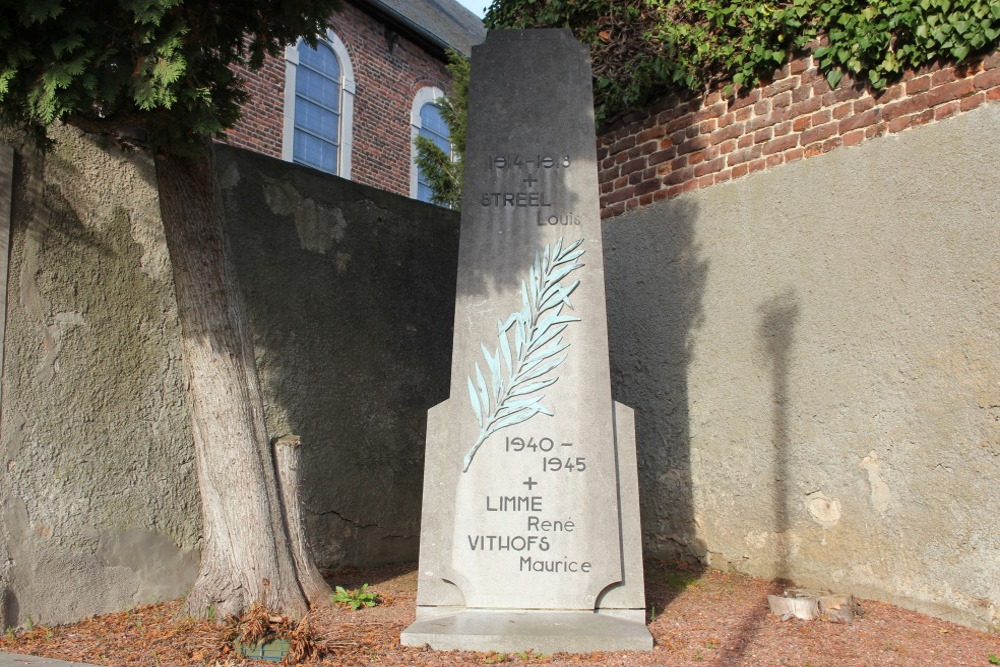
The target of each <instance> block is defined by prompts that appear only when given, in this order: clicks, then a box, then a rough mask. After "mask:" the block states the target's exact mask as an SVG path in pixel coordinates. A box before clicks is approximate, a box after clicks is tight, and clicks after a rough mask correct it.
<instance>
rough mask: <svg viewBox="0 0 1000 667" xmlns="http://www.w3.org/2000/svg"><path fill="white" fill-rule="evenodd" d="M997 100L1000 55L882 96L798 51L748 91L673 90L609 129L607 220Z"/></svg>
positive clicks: (918, 75) (924, 76)
mask: <svg viewBox="0 0 1000 667" xmlns="http://www.w3.org/2000/svg"><path fill="white" fill-rule="evenodd" d="M997 100H1000V52H995V53H993V54H991V55H989V56H987V57H986V58H984V59H982V60H980V61H978V62H975V63H973V64H968V65H965V66H961V67H951V66H946V67H942V66H940V65H935V66H933V67H927V68H925V69H922V70H920V71H917V72H909V73H907V76H905V77H904V79H903V80H902V81H901V82H899V83H897V84H895V85H893V86H891V87H890V88H888V89H887V90H885V91H883V92H881V93H878V94H873V91H872V90H871V89H870V88H869V87H868V86H864V85H854V83H853V82H852V81H851V80H850V79H849V78H848V77H844V81H842V82H841V84H840V85H839V86H838V87H837V89H836V90H830V86H829V85H827V82H826V79H825V78H824V77H823V76H822V75H821V74H820V73H819V72H818V71H817V68H816V65H815V63H814V62H813V59H812V57H811V56H806V57H804V58H799V59H797V60H794V61H792V62H791V63H789V64H788V65H786V66H785V67H783V68H782V69H781V70H779V71H778V72H776V73H775V76H774V79H773V82H772V83H770V84H769V85H767V86H763V87H761V88H756V89H754V90H752V91H750V92H749V93H748V94H747V95H745V96H743V97H738V98H735V99H731V100H728V101H727V100H724V99H723V98H722V96H721V95H719V94H718V93H713V94H710V95H705V96H698V97H691V98H686V99H681V98H678V97H671V98H668V99H665V100H663V101H662V102H661V103H660V104H659V105H658V107H656V108H654V109H653V110H652V111H651V112H650V114H649V115H648V116H646V117H644V118H642V119H640V120H630V121H624V122H620V123H619V124H617V125H616V126H613V127H611V128H610V129H609V130H607V131H606V132H604V133H602V134H601V136H600V137H599V138H598V148H597V151H598V152H597V158H598V165H599V169H600V182H601V213H602V217H605V218H607V217H611V216H616V215H620V214H622V213H624V212H625V211H627V210H631V209H633V208H636V207H638V206H645V205H647V204H651V203H653V202H656V201H661V200H663V199H667V198H669V197H675V196H677V195H679V194H680V193H682V192H688V191H690V190H695V189H698V188H704V187H707V186H710V185H714V184H716V183H722V182H725V181H728V180H730V179H733V178H740V177H741V176H745V175H747V174H750V173H753V172H758V171H762V170H764V169H769V168H772V167H776V166H778V165H780V164H784V163H786V162H793V161H795V160H801V159H805V158H810V157H813V156H816V155H821V154H823V153H826V152H828V151H831V150H833V149H836V148H841V147H846V146H854V145H856V144H858V143H861V142H862V141H866V140H868V139H871V138H873V137H878V136H881V135H884V134H893V133H896V132H902V131H903V130H906V129H908V128H911V127H916V126H918V125H922V124H924V123H929V122H933V121H938V120H941V119H944V118H948V117H949V116H953V115H955V114H959V113H963V112H966V111H969V110H970V109H974V108H975V107H977V106H979V105H981V104H984V103H987V102H989V101H993V102H996V101H997Z"/></svg>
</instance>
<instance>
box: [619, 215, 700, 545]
mask: <svg viewBox="0 0 1000 667" xmlns="http://www.w3.org/2000/svg"><path fill="white" fill-rule="evenodd" d="M696 214H697V208H696V205H695V204H693V203H691V202H681V201H677V200H673V201H670V202H666V203H664V204H662V205H660V206H656V207H649V208H646V209H643V210H641V211H637V212H635V213H633V214H629V215H626V216H623V217H619V218H614V219H612V220H609V221H607V222H605V223H604V230H603V232H604V248H605V251H604V252H605V275H606V278H605V279H606V282H607V298H608V327H609V338H610V347H611V382H612V391H613V393H614V395H615V400H618V401H620V402H622V403H624V404H625V405H628V406H631V407H632V408H634V409H635V421H636V449H637V456H638V464H639V497H640V500H641V511H642V524H643V544H644V550H645V552H646V555H648V556H653V557H656V558H663V559H678V560H686V561H695V562H703V560H704V558H705V551H706V550H705V545H704V543H703V542H702V541H701V540H700V539H699V538H698V536H697V532H698V531H697V526H696V525H695V516H694V501H693V495H692V484H691V447H690V423H689V412H688V391H687V369H688V365H689V363H690V354H691V353H690V344H689V339H690V335H691V332H692V331H693V330H694V329H695V328H697V327H698V325H699V321H700V319H701V317H702V299H703V295H704V291H705V283H706V278H707V274H708V262H707V261H705V260H702V259H700V258H699V254H698V247H697V246H696V245H695V243H694V220H695V218H696Z"/></svg>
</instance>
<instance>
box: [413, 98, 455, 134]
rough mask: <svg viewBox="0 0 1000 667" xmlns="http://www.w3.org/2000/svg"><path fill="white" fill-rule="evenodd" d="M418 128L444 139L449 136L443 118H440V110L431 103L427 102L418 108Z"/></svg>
mask: <svg viewBox="0 0 1000 667" xmlns="http://www.w3.org/2000/svg"><path fill="white" fill-rule="evenodd" d="M420 127H422V128H424V129H426V130H429V131H431V132H434V133H435V134H440V135H441V136H444V137H447V136H450V134H451V133H450V132H449V131H448V125H447V124H446V123H445V122H444V118H442V117H441V109H440V108H439V107H438V105H436V104H434V103H433V102H427V103H426V104H424V106H422V107H420Z"/></svg>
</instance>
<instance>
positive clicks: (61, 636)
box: [0, 561, 1000, 667]
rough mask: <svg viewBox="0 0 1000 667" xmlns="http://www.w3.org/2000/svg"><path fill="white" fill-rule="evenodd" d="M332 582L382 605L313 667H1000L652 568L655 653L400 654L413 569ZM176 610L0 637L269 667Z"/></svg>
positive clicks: (53, 654) (338, 629)
mask: <svg viewBox="0 0 1000 667" xmlns="http://www.w3.org/2000/svg"><path fill="white" fill-rule="evenodd" d="M330 582H331V584H334V585H341V586H344V587H345V588H348V589H354V588H358V587H359V586H361V584H362V583H369V584H371V586H370V589H369V590H372V591H375V592H377V593H378V594H379V595H380V596H381V603H380V604H378V605H377V606H375V607H372V608H362V609H360V610H358V611H352V610H350V609H349V608H345V607H343V606H338V605H333V604H331V605H330V606H328V607H322V608H320V609H317V610H315V611H314V612H312V613H311V615H310V616H311V619H310V620H311V627H312V629H313V630H314V631H315V632H316V634H317V635H318V637H319V639H320V640H321V642H324V643H325V652H324V653H323V655H322V656H321V657H320V658H318V659H316V660H313V661H310V662H304V663H300V664H308V665H425V666H426V665H436V666H443V665H491V664H546V665H580V664H600V665H623V666H624V665H628V666H629V667H632V666H639V665H798V666H800V667H802V666H806V665H808V666H810V667H819V666H825V665H866V666H867V665H906V666H910V665H934V666H938V665H961V666H966V665H971V666H978V665H982V666H988V665H998V664H1000V635H997V634H989V633H984V632H978V631H976V630H972V629H969V628H966V627H963V626H959V625H955V624H953V623H949V622H947V621H942V620H940V619H936V618H932V617H929V616H925V615H923V614H918V613H916V612H912V611H908V610H905V609H900V608H898V607H894V606H892V605H888V604H885V603H881V602H874V601H866V600H861V601H859V602H860V604H861V607H862V610H863V612H864V614H863V616H862V617H861V618H859V619H856V620H855V621H854V623H852V624H850V625H844V624H834V623H826V622H821V621H813V622H805V621H798V620H789V621H781V620H780V619H778V618H777V617H775V616H773V615H772V614H770V613H769V612H768V606H767V595H768V594H773V593H778V592H780V591H781V586H780V585H779V584H776V583H774V582H769V581H764V580H759V579H751V578H749V577H744V576H741V575H736V574H728V573H723V572H718V571H715V570H700V569H691V568H687V567H685V566H682V565H677V564H668V563H663V562H659V561H649V562H647V564H646V601H647V604H648V605H649V609H648V611H649V613H650V616H651V618H652V620H651V622H650V623H649V629H650V632H652V634H653V637H654V640H655V647H654V649H653V650H652V651H650V652H631V651H619V652H603V653H587V654H579V655H569V654H553V655H538V654H535V653H533V652H528V653H523V654H498V653H473V652H459V651H451V652H441V651H431V650H426V649H418V648H406V647H402V646H400V645H399V633H400V632H401V631H402V630H403V629H404V628H405V627H406V626H407V625H409V624H410V623H411V622H412V621H413V615H414V605H415V598H416V566H415V565H413V564H410V565H403V566H399V565H397V566H390V567H382V568H377V569H359V568H350V569H342V570H338V571H337V572H334V573H333V574H332V575H331V577H330ZM179 608H180V601H174V602H168V603H165V604H158V605H147V606H143V607H138V608H136V609H132V610H129V611H124V612H120V613H116V614H104V615H101V616H95V617H93V618H90V619H87V620H85V621H82V622H79V623H74V624H71V625H61V626H55V627H42V626H36V627H33V628H30V629H28V628H24V629H21V630H20V631H16V632H15V631H8V632H7V633H6V634H5V635H3V636H0V652H6V653H26V654H32V655H39V656H45V657H50V658H59V659H62V660H70V661H82V662H88V663H93V664H96V665H108V666H113V667H139V666H142V667H146V666H157V665H162V666H169V665H206V666H209V667H236V666H249V665H258V666H259V665H264V664H268V663H264V662H260V661H252V660H246V659H238V658H236V657H235V656H234V655H233V653H232V649H231V646H230V645H229V644H228V643H227V637H228V636H231V631H230V630H227V629H226V628H225V627H220V626H217V625H215V624H213V623H210V622H208V621H205V620H196V619H191V618H176V614H177V610H178V609H179Z"/></svg>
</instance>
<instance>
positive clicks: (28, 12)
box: [0, 0, 339, 151]
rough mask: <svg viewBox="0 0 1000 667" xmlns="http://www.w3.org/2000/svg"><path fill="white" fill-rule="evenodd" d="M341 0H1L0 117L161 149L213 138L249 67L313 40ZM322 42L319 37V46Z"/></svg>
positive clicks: (227, 121)
mask: <svg viewBox="0 0 1000 667" xmlns="http://www.w3.org/2000/svg"><path fill="white" fill-rule="evenodd" d="M338 5H339V2H338V1H337V0H298V1H297V2H294V3H275V2H268V1H267V0H226V1H220V2H204V1H203V0H31V1H30V2H25V1H24V0H0V124H5V125H21V126H27V127H29V128H31V129H33V130H34V131H35V134H36V136H38V137H42V136H44V130H45V128H46V127H47V126H49V125H51V124H52V123H53V122H55V121H57V120H65V121H68V122H71V123H75V124H77V125H79V126H81V127H84V128H85V129H88V130H92V131H106V132H107V133H108V134H124V135H129V134H134V133H136V132H137V131H138V132H145V133H147V136H148V137H149V139H150V140H151V141H153V142H154V143H155V144H156V145H157V146H159V147H161V148H163V147H169V148H170V150H178V151H181V150H183V146H184V145H185V144H191V143H194V142H197V141H201V140H204V138H206V137H212V136H217V135H219V134H221V133H222V131H223V130H224V129H225V128H227V127H230V126H232V124H233V123H235V122H236V120H237V118H238V117H239V108H240V105H241V104H242V103H243V102H244V101H245V99H246V93H245V92H244V91H243V86H242V84H243V82H242V81H241V80H240V79H239V78H238V77H237V76H236V74H235V73H234V72H233V70H232V69H230V66H231V65H234V64H241V65H247V66H249V67H250V68H251V69H252V68H256V67H260V66H261V65H262V64H263V60H264V56H265V54H271V55H278V54H279V53H280V52H281V49H282V48H283V47H284V46H285V45H286V44H288V43H290V42H292V41H294V40H295V39H297V38H298V36H300V35H304V36H306V37H307V38H308V39H311V40H315V35H317V34H318V33H320V32H321V31H322V30H323V28H324V25H325V21H326V19H327V18H328V17H329V16H330V14H331V13H332V12H333V10H334V9H335V8H336V7H337V6H338ZM313 43H315V42H313Z"/></svg>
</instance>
